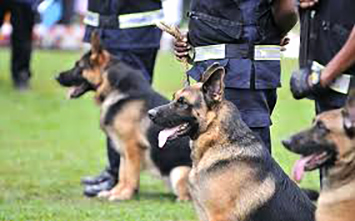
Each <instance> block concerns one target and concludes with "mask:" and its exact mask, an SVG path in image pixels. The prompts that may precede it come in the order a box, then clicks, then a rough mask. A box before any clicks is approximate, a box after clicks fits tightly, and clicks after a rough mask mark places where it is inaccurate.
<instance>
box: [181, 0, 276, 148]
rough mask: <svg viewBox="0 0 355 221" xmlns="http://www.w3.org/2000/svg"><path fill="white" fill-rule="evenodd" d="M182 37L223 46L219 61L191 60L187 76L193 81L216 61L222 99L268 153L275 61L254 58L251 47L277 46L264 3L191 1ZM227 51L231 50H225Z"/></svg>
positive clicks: (260, 0)
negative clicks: (221, 79) (222, 72)
mask: <svg viewBox="0 0 355 221" xmlns="http://www.w3.org/2000/svg"><path fill="white" fill-rule="evenodd" d="M190 9H191V12H190V13H189V17H190V21H189V33H188V39H189V42H190V43H191V45H192V46H193V47H200V46H208V45H218V44H227V46H226V47H227V51H230V52H231V55H228V53H229V52H228V53H227V52H226V57H225V58H222V59H207V60H202V61H198V62H195V63H194V65H193V68H192V69H191V70H190V71H189V74H190V75H191V76H192V77H193V78H194V79H196V80H199V79H200V78H201V75H202V74H203V72H204V71H205V70H206V68H207V67H208V66H209V65H211V64H212V63H214V62H219V63H220V64H221V65H223V66H224V67H225V68H226V77H225V85H226V91H225V95H226V99H228V100H230V101H232V102H233V103H234V104H235V105H236V106H237V107H238V109H239V110H240V111H241V115H242V118H243V120H244V121H245V122H246V124H247V125H248V126H249V127H250V128H251V129H252V130H253V131H254V132H256V133H257V134H258V135H259V136H260V137H261V139H262V140H263V141H264V143H265V145H266V146H267V148H268V149H269V150H270V151H271V142H270V130H269V127H270V125H271V119H270V116H271V114H272V111H273V109H274V107H275V104H276V100H277V93H276V89H277V88H278V87H280V86H281V84H280V59H279V58H276V59H275V58H271V59H270V58H267V57H265V59H256V57H255V51H256V47H255V46H256V45H259V46H260V45H264V46H265V45H274V46H275V45H279V44H280V41H281V37H282V36H281V33H280V31H279V30H278V29H277V27H276V25H275V23H274V20H273V16H272V13H271V3H270V1H268V0H219V1H215V0H203V1H202V0H192V2H191V8H190ZM228 47H230V48H231V49H230V50H228Z"/></svg>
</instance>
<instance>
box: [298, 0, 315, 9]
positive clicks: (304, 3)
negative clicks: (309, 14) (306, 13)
mask: <svg viewBox="0 0 355 221" xmlns="http://www.w3.org/2000/svg"><path fill="white" fill-rule="evenodd" d="M318 1H319V0H300V7H301V8H303V9H307V8H312V7H313V6H314V5H315V4H317V3H318Z"/></svg>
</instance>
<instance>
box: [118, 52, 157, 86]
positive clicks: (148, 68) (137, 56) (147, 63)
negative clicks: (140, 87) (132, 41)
mask: <svg viewBox="0 0 355 221" xmlns="http://www.w3.org/2000/svg"><path fill="white" fill-rule="evenodd" d="M157 54H158V49H142V50H130V51H127V52H125V55H124V56H122V60H123V61H124V62H126V63H127V64H129V65H131V66H132V67H134V68H136V69H138V70H141V72H142V74H143V75H144V77H145V78H146V79H147V80H148V81H149V83H150V84H152V83H153V74H154V66H155V61H156V57H157Z"/></svg>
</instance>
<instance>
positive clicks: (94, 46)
mask: <svg viewBox="0 0 355 221" xmlns="http://www.w3.org/2000/svg"><path fill="white" fill-rule="evenodd" d="M90 60H91V62H93V63H94V64H95V65H97V66H100V67H101V66H102V65H104V64H105V63H107V61H108V60H109V54H108V53H107V51H105V50H104V49H103V47H102V45H101V42H100V36H99V34H98V33H97V32H96V31H94V32H93V33H92V34H91V56H90Z"/></svg>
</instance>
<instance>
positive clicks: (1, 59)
mask: <svg viewBox="0 0 355 221" xmlns="http://www.w3.org/2000/svg"><path fill="white" fill-rule="evenodd" d="M0 2H1V0H0ZM63 3H64V4H63V5H62V8H61V13H60V14H61V16H60V19H58V18H56V19H54V20H58V21H56V22H54V23H53V22H52V23H50V24H49V25H48V24H47V23H45V21H41V20H40V19H39V18H38V17H37V19H36V24H35V28H34V31H33V39H34V42H33V45H34V51H33V55H32V64H31V67H32V72H33V73H34V75H33V78H32V79H31V89H30V90H29V91H27V92H26V93H22V92H19V91H17V90H14V89H13V87H12V83H11V77H10V57H11V52H10V49H9V41H10V37H9V36H10V33H11V30H12V27H11V25H10V23H9V22H8V21H9V19H10V16H11V15H10V14H7V17H6V22H5V24H4V25H3V27H2V28H1V30H0V220H1V221H2V220H4V221H5V220H6V221H10V220H11V221H12V220H13V221H15V220H16V221H19V220H26V221H28V220H34V221H35V220H36V221H38V220H63V221H64V220H65V221H67V220H96V221H97V220H111V221H112V220H124V221H127V220H132V221H137V220H164V221H166V220H181V221H183V220H196V216H195V213H194V211H193V208H192V205H191V204H190V203H175V202H174V197H173V196H172V195H171V194H170V192H169V190H168V189H167V188H166V187H165V186H164V185H163V182H162V181H160V180H158V179H155V178H153V177H151V176H150V175H149V174H146V173H144V174H143V176H142V180H141V193H142V194H141V195H140V196H139V198H137V199H135V200H132V201H128V202H123V203H109V202H106V201H101V200H98V199H88V198H85V197H84V196H83V195H82V187H81V186H80V184H79V180H80V177H81V176H83V175H87V174H95V173H97V172H98V171H100V169H101V168H102V167H103V166H104V165H105V163H106V158H105V156H106V153H105V151H106V150H105V149H106V147H105V137H104V135H103V133H102V132H101V131H100V127H99V109H98V107H97V106H96V105H95V104H94V102H93V99H92V95H91V94H87V95H85V97H84V98H83V99H79V100H67V99H66V98H65V97H66V96H65V94H66V91H65V89H64V88H61V87H60V86H59V85H58V84H57V83H56V82H55V81H54V77H55V76H56V75H57V74H58V73H59V72H61V71H63V70H67V69H69V68H71V67H72V65H73V64H74V62H75V61H76V60H77V59H79V58H80V55H81V54H82V53H83V51H84V50H86V47H87V46H84V45H83V44H82V35H83V31H84V26H83V24H82V18H83V15H84V14H85V10H86V3H87V2H86V0H76V1H71V0H64V1H63ZM182 3H183V7H182V8H183V10H180V11H176V9H177V8H172V9H170V10H173V11H171V12H168V13H166V14H168V15H176V16H177V17H178V18H177V19H178V21H179V23H181V27H182V28H183V29H184V28H185V29H186V26H185V25H184V24H185V22H184V21H185V19H186V17H185V16H184V15H185V13H184V11H186V10H187V8H188V5H189V1H188V0H185V1H183V2H182ZM0 7H1V5H0ZM52 19H53V18H52ZM167 19H171V20H174V19H176V17H175V18H167ZM180 20H181V21H180ZM166 38H167V39H168V37H166ZM290 38H291V43H290V44H289V45H288V46H287V50H286V51H285V52H284V54H283V59H282V83H283V87H282V88H280V89H279V91H278V96H279V99H278V103H277V106H276V109H275V112H274V113H273V126H272V141H273V156H274V157H275V158H276V160H277V162H279V163H280V164H281V166H282V167H283V168H284V170H285V171H286V173H288V174H290V172H291V167H292V164H293V163H294V161H295V160H296V158H297V156H295V155H293V154H291V153H290V152H288V151H286V150H285V149H284V148H283V147H282V145H281V143H280V141H281V140H282V139H283V138H286V137H287V136H289V135H290V134H292V133H294V132H296V131H298V130H300V129H301V128H304V127H306V126H308V125H309V124H310V123H311V121H312V118H313V116H314V107H313V104H312V103H311V102H310V101H307V100H302V101H296V100H294V99H293V98H292V96H291V94H290V92H289V87H288V82H289V76H290V73H291V71H292V70H294V69H295V68H296V67H297V56H298V47H299V40H298V31H297V28H295V30H293V31H292V32H291V33H290ZM170 48H171V40H169V39H168V40H166V39H164V38H163V40H162V49H163V50H161V51H160V53H159V56H158V61H157V63H156V68H155V75H154V88H155V89H156V90H157V91H159V92H161V93H163V94H164V95H165V96H166V97H167V98H171V95H172V93H173V92H174V91H176V90H177V89H179V88H181V87H182V85H183V84H182V80H183V77H184V75H183V74H184V69H183V67H182V66H181V65H180V64H179V63H178V62H177V61H176V60H175V58H174V57H173V55H172V53H171V51H170ZM318 183H319V178H318V174H317V172H315V173H313V174H307V178H306V179H305V180H303V182H302V186H305V187H310V188H313V189H318V188H319V187H318Z"/></svg>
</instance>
